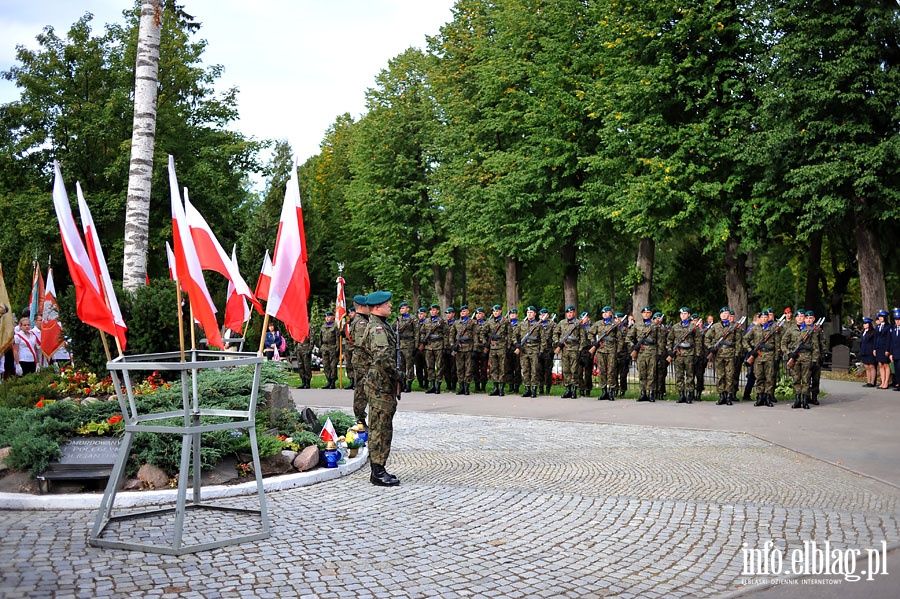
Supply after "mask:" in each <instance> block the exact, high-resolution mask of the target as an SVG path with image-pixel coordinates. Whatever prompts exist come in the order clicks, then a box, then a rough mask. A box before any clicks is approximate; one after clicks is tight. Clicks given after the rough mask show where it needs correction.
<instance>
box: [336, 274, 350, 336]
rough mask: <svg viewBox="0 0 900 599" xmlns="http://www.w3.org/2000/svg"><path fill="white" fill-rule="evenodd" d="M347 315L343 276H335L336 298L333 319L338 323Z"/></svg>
mask: <svg viewBox="0 0 900 599" xmlns="http://www.w3.org/2000/svg"><path fill="white" fill-rule="evenodd" d="M345 316H347V299H346V298H345V297H344V277H338V278H337V299H336V300H335V301H334V320H335V322H337V323H338V324H340V323H341V322H343V321H344V317H345Z"/></svg>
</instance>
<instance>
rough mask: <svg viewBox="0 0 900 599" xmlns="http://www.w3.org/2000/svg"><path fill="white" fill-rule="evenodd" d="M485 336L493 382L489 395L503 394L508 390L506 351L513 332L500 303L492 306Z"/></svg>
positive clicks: (490, 374)
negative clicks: (504, 316)
mask: <svg viewBox="0 0 900 599" xmlns="http://www.w3.org/2000/svg"><path fill="white" fill-rule="evenodd" d="M485 336H486V338H487V344H488V347H487V352H488V354H487V355H488V370H489V376H490V377H491V383H492V384H493V388H492V389H491V392H490V393H489V395H493V396H503V395H504V392H505V390H506V389H505V387H506V352H507V351H508V350H509V340H510V338H511V336H512V333H511V331H510V328H509V320H507V319H506V318H503V311H502V308H501V307H500V304H494V307H493V308H491V317H490V318H489V319H488V321H487V324H486V325H485Z"/></svg>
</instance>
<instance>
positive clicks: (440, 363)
mask: <svg viewBox="0 0 900 599" xmlns="http://www.w3.org/2000/svg"><path fill="white" fill-rule="evenodd" d="M425 370H426V373H427V374H428V382H429V383H439V382H441V381H442V380H444V350H443V349H442V348H439V349H431V348H430V347H426V348H425Z"/></svg>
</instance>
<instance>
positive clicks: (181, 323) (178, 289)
mask: <svg viewBox="0 0 900 599" xmlns="http://www.w3.org/2000/svg"><path fill="white" fill-rule="evenodd" d="M175 297H176V298H177V300H176V301H177V302H178V344H179V346H180V348H181V361H182V362H184V310H182V309H181V303H182V301H183V300H182V299H181V285H179V284H178V279H177V278H176V279H175Z"/></svg>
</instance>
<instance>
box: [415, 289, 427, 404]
mask: <svg viewBox="0 0 900 599" xmlns="http://www.w3.org/2000/svg"><path fill="white" fill-rule="evenodd" d="M416 314H417V318H416V350H415V353H414V354H413V362H414V363H415V366H416V379H417V380H418V381H419V388H420V389H425V388H426V387H428V364H427V363H426V362H425V351H424V350H422V349H419V344H420V340H419V337H420V336H421V335H420V333H419V331H421V330H422V327H423V326H425V319H426V318H428V309H427V308H426V307H425V306H420V307H419V309H418V310H417V312H416Z"/></svg>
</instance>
